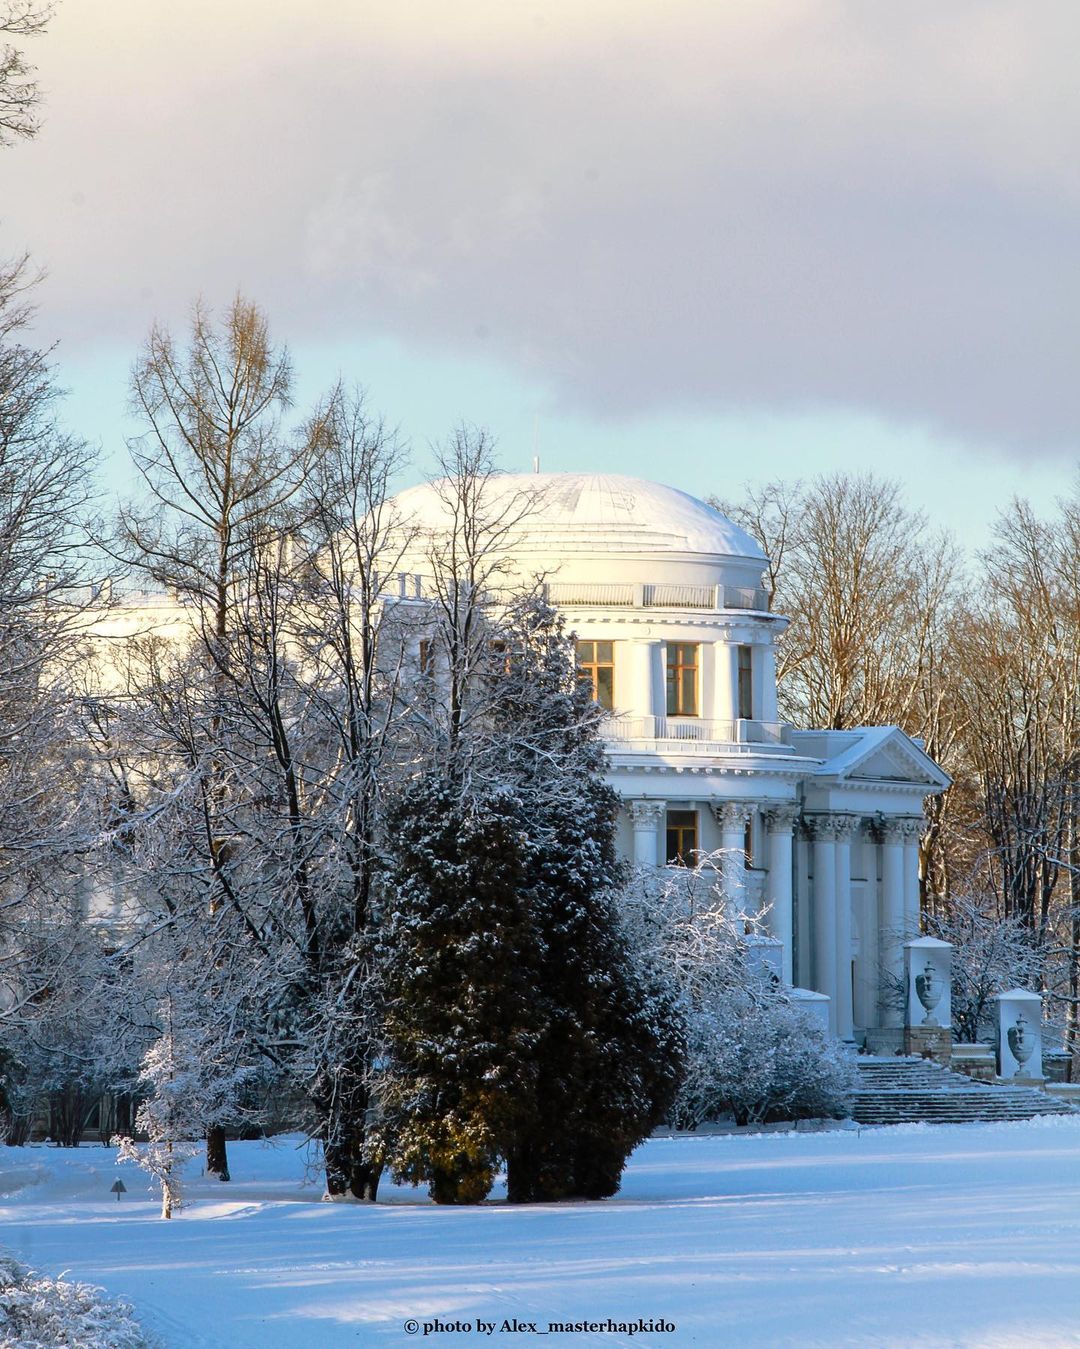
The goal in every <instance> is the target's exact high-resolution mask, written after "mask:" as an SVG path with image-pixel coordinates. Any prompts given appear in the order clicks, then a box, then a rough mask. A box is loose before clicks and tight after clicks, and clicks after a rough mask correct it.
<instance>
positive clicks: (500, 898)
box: [381, 774, 543, 1203]
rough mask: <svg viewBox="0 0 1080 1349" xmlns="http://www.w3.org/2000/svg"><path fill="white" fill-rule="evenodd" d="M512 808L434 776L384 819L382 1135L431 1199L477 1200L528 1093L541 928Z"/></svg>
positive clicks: (532, 1080)
mask: <svg viewBox="0 0 1080 1349" xmlns="http://www.w3.org/2000/svg"><path fill="white" fill-rule="evenodd" d="M519 811H520V803H518V802H517V801H515V800H514V799H513V798H512V797H510V796H509V795H505V794H491V795H488V796H482V797H474V798H472V799H468V800H463V799H462V798H461V797H460V796H459V795H458V794H457V793H456V792H455V790H454V788H453V786H452V784H451V783H449V782H448V781H446V780H445V779H443V778H441V777H440V776H438V775H437V774H432V775H430V776H428V777H425V778H422V779H421V780H420V781H419V782H418V783H416V784H415V785H414V786H413V787H412V788H411V790H409V791H407V792H406V793H404V794H403V795H402V796H401V798H400V799H399V800H398V802H397V803H396V805H395V807H394V809H393V810H392V812H391V814H390V818H389V821H388V827H389V830H390V833H391V836H392V838H393V839H394V844H395V847H394V854H395V859H396V860H395V865H394V868H393V871H392V874H391V885H392V888H393V898H392V906H391V911H390V912H389V913H388V914H387V921H386V923H385V926H384V932H383V935H382V939H381V940H382V947H381V949H382V954H383V977H384V992H385V999H386V1018H387V1020H386V1033H387V1039H388V1042H389V1044H390V1046H391V1053H392V1057H391V1066H390V1069H389V1071H388V1072H387V1074H386V1076H385V1078H384V1081H383V1090H382V1102H383V1110H384V1122H383V1130H382V1135H383V1139H384V1147H385V1148H386V1151H387V1153H388V1156H387V1160H388V1161H389V1163H390V1165H391V1168H392V1170H393V1172H394V1174H395V1176H396V1177H397V1178H398V1179H399V1180H401V1179H404V1180H409V1181H412V1182H414V1183H419V1182H423V1181H427V1182H429V1183H430V1187H431V1195H432V1198H433V1199H435V1201H436V1202H437V1203H475V1202H477V1201H478V1200H480V1199H483V1198H484V1196H485V1195H486V1194H487V1192H488V1190H489V1189H490V1188H491V1184H492V1181H493V1179H494V1175H495V1170H496V1166H497V1163H498V1158H499V1154H500V1152H501V1151H502V1145H503V1140H504V1139H505V1137H506V1136H507V1134H508V1133H514V1132H515V1131H517V1130H518V1129H520V1128H521V1127H522V1125H521V1121H520V1119H519V1117H520V1116H522V1115H523V1114H524V1113H525V1112H527V1110H528V1109H529V1106H530V1105H531V1102H532V1100H533V1098H534V1095H535V1086H536V1071H535V1046H536V1040H537V1036H538V1018H542V1015H543V1013H542V1010H541V1009H540V1008H538V1007H537V1006H536V1004H535V1001H534V993H535V968H534V966H535V944H536V940H537V937H538V935H539V934H537V933H536V931H535V930H534V928H533V924H532V921H531V914H530V912H529V908H528V904H527V901H526V893H525V889H524V885H523V880H524V866H525V850H524V846H523V843H524V841H523V839H522V836H521V830H520V825H519V822H518V815H519Z"/></svg>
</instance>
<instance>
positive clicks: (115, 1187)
mask: <svg viewBox="0 0 1080 1349" xmlns="http://www.w3.org/2000/svg"><path fill="white" fill-rule="evenodd" d="M109 1193H110V1194H114V1195H116V1202H117V1203H118V1204H119V1202H120V1196H121V1195H122V1194H127V1186H126V1185H125V1184H124V1182H123V1181H122V1180H121V1179H120V1177H119V1176H117V1177H116V1179H115V1180H114V1181H113V1183H112V1189H111V1190H110V1191H109Z"/></svg>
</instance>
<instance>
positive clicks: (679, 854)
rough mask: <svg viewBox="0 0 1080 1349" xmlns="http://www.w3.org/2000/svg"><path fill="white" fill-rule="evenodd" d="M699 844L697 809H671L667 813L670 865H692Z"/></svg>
mask: <svg viewBox="0 0 1080 1349" xmlns="http://www.w3.org/2000/svg"><path fill="white" fill-rule="evenodd" d="M697 845H698V842H697V811H696V810H669V811H668V813H667V864H668V866H669V867H692V866H693V865H694V853H695V852H697Z"/></svg>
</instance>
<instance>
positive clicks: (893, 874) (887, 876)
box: [878, 818, 907, 1027]
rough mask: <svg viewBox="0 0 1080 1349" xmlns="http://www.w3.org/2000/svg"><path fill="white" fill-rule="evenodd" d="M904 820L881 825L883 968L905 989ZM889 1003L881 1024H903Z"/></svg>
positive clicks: (897, 1008) (898, 1011) (898, 1010)
mask: <svg viewBox="0 0 1080 1349" xmlns="http://www.w3.org/2000/svg"><path fill="white" fill-rule="evenodd" d="M904 824H905V821H904V820H897V819H892V820H890V819H888V818H885V819H882V820H881V821H880V822H879V824H878V837H879V838H880V839H881V935H880V941H881V964H882V968H883V969H884V970H885V971H887V973H888V974H889V976H890V982H893V981H899V982H896V987H897V988H902V987H903V979H904V942H905V940H906V939H907V934H906V924H905V921H904ZM893 1001H894V1000H893V999H889V1000H888V1001H887V1004H886V1005H885V1006H884V1007H883V1008H882V1023H883V1025H886V1026H894V1027H896V1026H902V1025H903V1024H904V1013H903V1009H902V1008H901V1007H900V1006H899V1005H897V1006H895V1007H894V1006H892V1002H893Z"/></svg>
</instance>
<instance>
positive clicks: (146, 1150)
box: [117, 990, 250, 1218]
mask: <svg viewBox="0 0 1080 1349" xmlns="http://www.w3.org/2000/svg"><path fill="white" fill-rule="evenodd" d="M157 1021H158V1032H159V1033H158V1035H157V1038H156V1039H155V1040H154V1042H153V1043H152V1044H151V1045H150V1047H149V1049H148V1050H147V1051H146V1054H145V1055H144V1057H143V1060H142V1065H141V1070H140V1073H139V1079H138V1086H139V1089H140V1092H141V1093H142V1095H143V1099H142V1101H141V1103H140V1105H139V1108H138V1111H137V1113H136V1116H135V1127H136V1130H137V1131H138V1132H139V1133H141V1134H144V1135H145V1137H146V1141H145V1142H142V1143H139V1142H136V1141H135V1140H134V1139H133V1138H120V1139H118V1143H119V1151H118V1153H117V1160H118V1161H134V1162H136V1163H138V1165H139V1166H141V1167H142V1168H143V1170H144V1171H146V1172H147V1173H148V1174H149V1175H150V1176H151V1177H152V1179H153V1181H154V1182H155V1183H156V1184H157V1185H158V1186H159V1187H160V1190H161V1216H162V1217H163V1218H171V1217H172V1216H173V1213H174V1212H175V1211H176V1210H177V1209H179V1208H180V1206H181V1204H182V1201H183V1169H184V1164H185V1163H186V1162H187V1161H188V1160H189V1159H190V1158H191V1157H193V1156H194V1155H195V1154H196V1153H197V1152H198V1151H199V1148H200V1142H201V1140H202V1139H203V1137H204V1136H205V1132H206V1129H207V1126H208V1125H209V1124H210V1123H211V1122H212V1121H215V1120H220V1119H224V1118H228V1117H229V1116H230V1115H235V1113H236V1111H237V1109H238V1103H239V1099H240V1096H241V1093H242V1090H243V1087H244V1085H245V1082H246V1081H247V1079H248V1077H249V1075H250V1070H249V1069H247V1068H246V1067H244V1066H243V1065H240V1066H237V1064H236V1063H235V1061H234V1060H233V1058H232V1055H231V1054H230V1052H229V1047H228V1046H227V1045H224V1044H222V1043H221V1042H220V1040H216V1039H215V1035H214V1028H213V1027H212V1026H208V1025H207V1023H206V1021H205V1019H204V1016H203V1009H202V1007H201V1006H200V1004H199V1003H198V1002H197V1001H194V1000H193V999H192V998H191V997H190V995H189V994H188V993H187V991H186V990H185V991H183V992H180V991H177V992H173V991H170V992H168V993H166V995H165V997H164V998H163V1000H162V1003H161V1005H160V1007H159V1008H158V1011H157Z"/></svg>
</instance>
